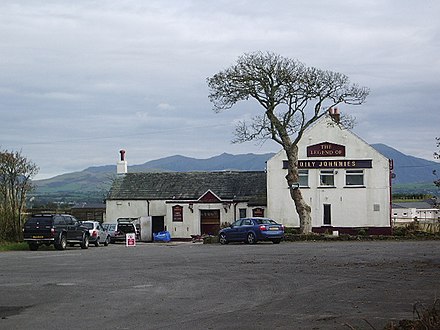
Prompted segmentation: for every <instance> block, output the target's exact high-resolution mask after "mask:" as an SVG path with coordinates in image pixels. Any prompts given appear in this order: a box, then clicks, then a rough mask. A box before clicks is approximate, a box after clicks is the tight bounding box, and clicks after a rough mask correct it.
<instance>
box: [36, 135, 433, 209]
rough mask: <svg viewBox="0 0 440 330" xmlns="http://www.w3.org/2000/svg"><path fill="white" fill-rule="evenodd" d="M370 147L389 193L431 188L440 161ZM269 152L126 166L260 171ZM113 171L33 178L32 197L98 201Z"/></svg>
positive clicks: (154, 169) (136, 169)
mask: <svg viewBox="0 0 440 330" xmlns="http://www.w3.org/2000/svg"><path fill="white" fill-rule="evenodd" d="M372 147H373V148H375V149H376V150H377V151H379V152H380V153H381V154H383V155H384V156H385V157H387V158H389V159H393V161H394V173H395V174H396V177H395V179H393V192H395V191H397V190H398V189H402V188H400V187H399V186H402V185H403V186H405V185H409V184H411V185H412V187H411V188H410V191H413V190H414V189H416V190H417V189H419V190H421V189H423V192H425V193H432V192H433V191H435V186H434V185H433V183H432V182H433V181H434V180H435V176H434V175H433V174H432V173H433V170H436V171H437V173H439V175H440V163H436V162H433V161H429V160H425V159H421V158H416V157H413V156H408V155H405V154H403V153H401V152H399V151H397V150H396V149H393V148H391V147H389V146H386V145H384V144H373V145H372ZM273 155H274V153H267V154H251V153H249V154H241V155H231V154H227V153H223V154H221V155H218V156H214V157H211V158H207V159H196V158H191V157H185V156H181V155H175V156H170V157H165V158H161V159H157V160H152V161H149V162H146V163H144V164H140V165H132V166H129V167H128V171H129V172H162V171H168V172H188V171H224V170H236V171H263V170H264V169H265V168H266V162H267V160H269V159H270V158H271V157H272V156H273ZM115 174H116V165H104V166H92V167H88V168H86V169H85V170H83V171H80V172H74V173H67V174H62V175H58V176H56V177H53V178H50V179H45V180H36V181H34V183H35V185H36V186H37V189H36V191H35V192H34V194H33V196H34V198H35V199H36V200H38V201H41V200H44V201H57V202H60V201H63V202H68V201H88V202H98V201H102V200H103V199H104V197H105V194H106V192H107V191H108V189H109V187H110V185H111V183H112V180H113V178H114V177H115ZM414 184H424V188H417V186H415V185H414ZM414 187H415V188H414ZM419 187H420V185H419ZM426 187H427V188H426ZM405 189H407V188H405V187H404V188H403V190H402V191H404V192H408V191H407V190H405ZM426 189H428V190H426ZM399 191H400V190H399Z"/></svg>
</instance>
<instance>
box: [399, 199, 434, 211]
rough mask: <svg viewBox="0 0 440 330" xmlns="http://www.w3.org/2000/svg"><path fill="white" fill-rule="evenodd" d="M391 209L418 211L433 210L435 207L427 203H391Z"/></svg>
mask: <svg viewBox="0 0 440 330" xmlns="http://www.w3.org/2000/svg"><path fill="white" fill-rule="evenodd" d="M392 208H393V209H411V208H414V209H419V210H430V209H435V208H436V207H435V206H434V205H432V204H431V203H429V202H427V201H420V202H397V203H393V205H392Z"/></svg>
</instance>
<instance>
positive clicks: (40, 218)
mask: <svg viewBox="0 0 440 330" xmlns="http://www.w3.org/2000/svg"><path fill="white" fill-rule="evenodd" d="M89 235H90V234H89V229H88V228H87V227H85V226H83V225H82V223H81V222H80V221H78V220H77V219H76V218H75V217H73V216H71V215H69V214H35V215H32V216H31V217H29V219H28V220H27V221H26V223H25V224H24V227H23V238H24V241H25V242H27V243H28V244H29V249H30V250H32V251H36V250H38V247H39V246H40V245H42V244H45V245H47V246H49V245H51V244H53V245H54V247H55V248H56V249H57V250H64V249H66V246H67V244H69V245H71V246H72V245H74V244H79V245H80V246H81V248H82V249H87V248H88V247H89Z"/></svg>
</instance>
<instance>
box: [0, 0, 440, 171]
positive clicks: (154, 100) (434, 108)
mask: <svg viewBox="0 0 440 330" xmlns="http://www.w3.org/2000/svg"><path fill="white" fill-rule="evenodd" d="M439 14H440V1H437V0H421V1H413V0H395V1H384V0H364V1H355V0H353V1H349V0H332V1H325V0H322V1H313V0H295V1H289V0H273V1H258V0H232V1H224V0H216V1H206V0H200V1H184V0H169V1H163V0H160V1H152V0H149V1H143V0H117V1H116V0H114V1H110V0H109V1H99V0H97V1H92V0H75V1H71V0H65V1H62V0H59V1H55V0H53V1H50V0H44V1H42V0H41V1H38V0H2V1H1V2H0V48H1V51H0V69H1V70H0V150H5V149H6V150H9V151H21V152H22V154H23V155H24V156H26V157H27V158H29V159H30V160H31V161H33V162H34V163H36V164H37V165H38V166H39V167H40V172H39V174H38V176H37V177H36V178H37V179H42V178H48V177H52V176H55V175H58V174H63V173H67V172H73V171H79V170H83V169H85V168H86V167H89V166H95V165H108V164H115V163H116V161H117V160H118V157H119V152H118V151H119V150H120V149H125V150H126V151H127V153H126V157H127V161H128V162H129V164H131V165H134V164H141V163H144V162H146V161H149V160H153V159H157V158H161V157H166V156H171V155H176V154H180V155H184V156H189V157H196V158H208V157H211V156H215V155H218V154H221V153H223V152H227V153H232V154H239V153H248V152H251V153H266V152H276V151H278V150H279V146H278V145H276V144H275V143H273V142H268V143H265V144H264V145H262V146H261V145H257V144H255V143H252V142H250V143H245V144H231V143H230V141H231V139H232V137H233V136H232V133H233V130H234V123H236V122H237V121H238V120H240V119H243V118H247V117H248V116H250V114H251V113H254V111H256V110H255V109H253V108H254V104H253V103H242V104H240V106H238V107H237V108H234V109H232V110H229V111H227V112H223V113H220V114H216V113H214V111H212V104H211V103H210V102H209V100H208V88H207V85H206V78H207V77H210V76H212V75H214V74H215V73H217V72H218V71H221V70H223V69H225V68H227V67H229V66H231V65H233V64H234V63H235V62H236V60H237V58H238V57H239V56H240V55H243V54H244V53H249V52H254V51H270V52H275V53H278V54H280V55H283V56H285V57H290V58H295V59H298V60H300V61H301V62H303V63H305V64H306V65H308V66H314V67H318V68H320V69H326V70H332V71H337V72H340V73H344V74H346V75H347V76H348V77H349V78H350V80H351V82H354V83H358V84H359V85H361V86H367V87H369V88H370V89H371V93H370V96H369V97H368V99H367V102H366V103H365V104H364V105H361V106H344V105H343V106H340V107H339V108H340V110H341V111H342V112H345V113H349V114H351V115H353V116H355V117H356V119H357V120H356V121H357V126H356V127H355V129H354V132H355V133H356V134H357V135H358V136H360V137H361V138H362V139H363V140H365V141H366V142H368V143H370V144H372V143H384V144H387V145H388V146H390V147H393V148H395V149H397V150H399V151H401V152H403V153H405V154H409V155H412V156H416V157H421V158H425V159H429V160H433V156H432V154H433V152H434V151H435V150H436V147H435V137H437V136H440V131H439V124H440V111H439V107H440V105H439V104H440V102H439V95H440V19H439ZM257 110H258V109H257Z"/></svg>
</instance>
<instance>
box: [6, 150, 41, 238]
mask: <svg viewBox="0 0 440 330" xmlns="http://www.w3.org/2000/svg"><path fill="white" fill-rule="evenodd" d="M37 173H38V167H37V166H36V165H35V164H34V163H32V162H31V161H29V160H28V159H27V158H26V157H24V156H22V155H21V153H20V152H9V151H7V150H5V151H1V150H0V238H2V239H5V240H11V241H12V240H19V239H20V237H21V227H22V225H23V213H24V211H25V207H26V195H27V193H28V192H29V191H31V190H32V188H33V187H32V182H31V179H32V178H33V177H34V176H35V175H36V174H37Z"/></svg>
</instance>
